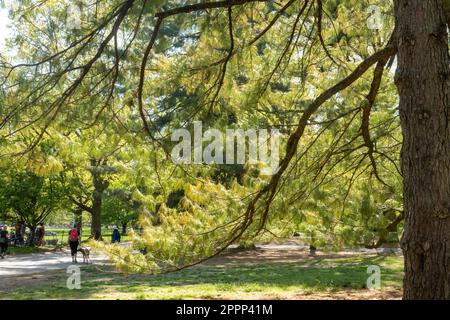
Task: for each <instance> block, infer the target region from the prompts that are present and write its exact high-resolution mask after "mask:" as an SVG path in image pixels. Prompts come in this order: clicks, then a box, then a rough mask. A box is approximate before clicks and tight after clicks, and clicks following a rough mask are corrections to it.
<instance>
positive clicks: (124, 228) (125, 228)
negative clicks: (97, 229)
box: [122, 222, 128, 236]
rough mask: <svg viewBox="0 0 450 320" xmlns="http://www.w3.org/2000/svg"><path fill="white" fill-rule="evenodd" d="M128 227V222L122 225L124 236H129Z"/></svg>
mask: <svg viewBox="0 0 450 320" xmlns="http://www.w3.org/2000/svg"><path fill="white" fill-rule="evenodd" d="M127 226H128V223H126V222H123V223H122V235H123V236H126V235H127Z"/></svg>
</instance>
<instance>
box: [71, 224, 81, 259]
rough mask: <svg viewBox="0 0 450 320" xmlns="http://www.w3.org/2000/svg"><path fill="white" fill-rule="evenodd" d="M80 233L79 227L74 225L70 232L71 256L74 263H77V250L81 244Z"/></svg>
mask: <svg viewBox="0 0 450 320" xmlns="http://www.w3.org/2000/svg"><path fill="white" fill-rule="evenodd" d="M79 238H80V233H79V232H78V229H77V226H76V225H74V226H73V228H72V229H71V230H70V231H69V246H70V254H71V255H72V262H73V263H77V250H78V244H79Z"/></svg>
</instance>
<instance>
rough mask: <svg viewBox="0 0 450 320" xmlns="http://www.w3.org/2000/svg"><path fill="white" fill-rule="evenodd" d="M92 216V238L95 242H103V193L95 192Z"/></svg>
mask: <svg viewBox="0 0 450 320" xmlns="http://www.w3.org/2000/svg"><path fill="white" fill-rule="evenodd" d="M91 214H92V221H91V236H92V238H94V239H95V240H102V193H100V192H94V197H93V201H92V212H91Z"/></svg>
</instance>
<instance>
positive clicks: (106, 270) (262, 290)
mask: <svg viewBox="0 0 450 320" xmlns="http://www.w3.org/2000/svg"><path fill="white" fill-rule="evenodd" d="M370 265H378V266H380V268H381V285H382V289H381V290H382V291H383V290H385V289H386V288H390V289H392V288H395V289H400V288H401V284H402V276H403V274H402V269H403V259H402V258H401V257H394V256H387V257H386V256H375V257H352V258H332V259H314V261H312V262H311V261H303V262H299V263H297V262H295V263H294V262H289V263H287V262H286V263H259V264H245V265H235V266H209V265H205V266H201V267H197V268H192V269H188V270H184V271H180V272H177V273H171V274H165V275H155V276H152V275H142V274H134V275H126V274H123V273H118V272H114V271H113V269H112V268H111V267H108V266H102V267H96V266H92V265H89V266H83V267H82V274H81V286H82V288H81V289H80V290H68V289H67V288H66V281H67V275H66V274H65V271H61V272H58V273H56V274H54V275H53V276H52V277H51V278H50V279H49V280H48V281H47V282H46V283H44V284H39V285H36V286H33V287H27V288H26V289H25V288H24V289H19V290H16V291H15V292H13V293H11V294H8V298H9V299H228V298H230V299H233V298H235V299H247V298H248V299H254V298H256V299H259V298H274V299H277V298H281V299H283V298H295V297H301V296H305V295H310V294H315V293H333V292H338V291H342V290H346V291H348V290H350V291H357V292H360V291H361V292H362V291H367V289H366V281H367V278H368V276H369V275H368V274H367V267H368V266H370ZM99 269H101V270H102V271H99Z"/></svg>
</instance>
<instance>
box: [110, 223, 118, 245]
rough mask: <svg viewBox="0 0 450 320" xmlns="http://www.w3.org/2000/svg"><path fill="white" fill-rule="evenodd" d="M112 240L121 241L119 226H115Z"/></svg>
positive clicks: (113, 241) (114, 241)
mask: <svg viewBox="0 0 450 320" xmlns="http://www.w3.org/2000/svg"><path fill="white" fill-rule="evenodd" d="M111 242H112V243H116V242H120V232H119V229H117V226H114V230H113V233H112V239H111Z"/></svg>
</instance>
